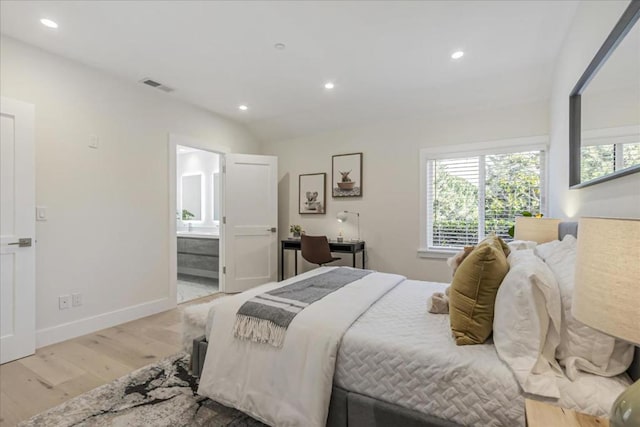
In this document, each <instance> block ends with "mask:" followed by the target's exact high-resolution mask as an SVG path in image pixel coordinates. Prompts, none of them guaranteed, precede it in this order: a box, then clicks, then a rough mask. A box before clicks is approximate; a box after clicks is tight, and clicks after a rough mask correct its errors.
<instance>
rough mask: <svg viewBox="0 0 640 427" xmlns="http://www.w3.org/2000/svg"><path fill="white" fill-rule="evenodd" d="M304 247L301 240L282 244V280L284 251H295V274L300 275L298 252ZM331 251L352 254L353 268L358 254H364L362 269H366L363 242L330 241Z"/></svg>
mask: <svg viewBox="0 0 640 427" xmlns="http://www.w3.org/2000/svg"><path fill="white" fill-rule="evenodd" d="M301 247H302V245H301V243H300V239H285V240H282V241H281V242H280V280H284V251H295V252H294V255H293V259H294V262H295V264H294V265H295V270H294V271H295V273H296V275H297V274H298V251H299V250H300V249H301ZM329 249H330V250H331V252H335V253H341V254H351V255H352V257H353V267H354V268H355V266H356V254H357V253H358V252H362V268H366V267H365V266H366V261H365V256H366V253H365V245H364V242H363V241H359V242H337V241H335V240H330V241H329Z"/></svg>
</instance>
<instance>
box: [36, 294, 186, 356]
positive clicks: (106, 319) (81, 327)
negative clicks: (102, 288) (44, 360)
mask: <svg viewBox="0 0 640 427" xmlns="http://www.w3.org/2000/svg"><path fill="white" fill-rule="evenodd" d="M175 307H176V301H175V300H173V301H172V300H171V299H170V298H162V299H158V300H154V301H149V302H145V303H142V304H138V305H133V306H131V307H125V308H121V309H119V310H114V311H110V312H108V313H102V314H98V315H96V316H91V317H85V318H84V319H78V320H74V321H73V322H68V323H63V324H61V325H56V326H51V327H49V328H44V329H39V330H37V331H36V348H40V347H44V346H46V345H51V344H55V343H59V342H61V341H66V340H69V339H71V338H76V337H79V336H82V335H86V334H90V333H92V332H96V331H99V330H101V329H105V328H110V327H112V326H117V325H120V324H122V323H126V322H130V321H132V320H136V319H140V318H142V317H147V316H151V315H152V314H156V313H160V312H162V311H166V310H170V309H172V308H175Z"/></svg>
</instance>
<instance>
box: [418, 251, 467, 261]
mask: <svg viewBox="0 0 640 427" xmlns="http://www.w3.org/2000/svg"><path fill="white" fill-rule="evenodd" d="M457 252H458V251H457V250H453V251H448V250H445V249H442V250H437V249H418V256H419V257H420V258H431V259H447V258H451V257H452V256H453V255H455V254H456V253H457Z"/></svg>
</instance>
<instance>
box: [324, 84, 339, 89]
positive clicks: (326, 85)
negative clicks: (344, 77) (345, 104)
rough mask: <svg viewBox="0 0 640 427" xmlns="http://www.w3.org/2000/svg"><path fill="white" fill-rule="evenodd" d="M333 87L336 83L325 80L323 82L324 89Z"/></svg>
mask: <svg viewBox="0 0 640 427" xmlns="http://www.w3.org/2000/svg"><path fill="white" fill-rule="evenodd" d="M334 87H336V85H334V84H333V83H332V82H326V83H325V84H324V88H325V89H333V88H334Z"/></svg>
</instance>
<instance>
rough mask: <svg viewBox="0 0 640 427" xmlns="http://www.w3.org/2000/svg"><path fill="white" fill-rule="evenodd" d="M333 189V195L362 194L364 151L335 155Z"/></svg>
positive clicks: (332, 178) (357, 195)
mask: <svg viewBox="0 0 640 427" xmlns="http://www.w3.org/2000/svg"><path fill="white" fill-rule="evenodd" d="M331 189H332V194H333V197H361V196H362V153H352V154H338V155H335V156H333V160H332V165H331Z"/></svg>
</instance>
